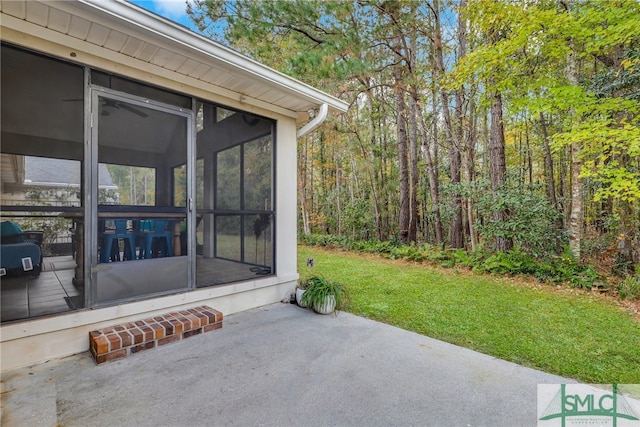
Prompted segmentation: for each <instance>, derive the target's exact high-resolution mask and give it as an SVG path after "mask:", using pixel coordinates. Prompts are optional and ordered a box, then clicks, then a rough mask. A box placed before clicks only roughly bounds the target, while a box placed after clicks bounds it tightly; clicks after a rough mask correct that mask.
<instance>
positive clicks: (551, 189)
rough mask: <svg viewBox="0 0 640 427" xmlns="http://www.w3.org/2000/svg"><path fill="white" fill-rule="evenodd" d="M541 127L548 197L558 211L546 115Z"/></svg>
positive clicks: (542, 119)
mask: <svg viewBox="0 0 640 427" xmlns="http://www.w3.org/2000/svg"><path fill="white" fill-rule="evenodd" d="M540 125H541V127H542V140H543V142H544V164H545V168H546V170H547V197H549V201H550V202H551V204H552V205H553V207H554V208H556V209H558V199H557V198H556V181H555V174H554V171H553V157H551V148H550V146H549V133H548V132H547V122H546V120H545V119H544V114H542V113H540Z"/></svg>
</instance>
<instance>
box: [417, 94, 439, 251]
mask: <svg viewBox="0 0 640 427" xmlns="http://www.w3.org/2000/svg"><path fill="white" fill-rule="evenodd" d="M434 102H435V97H434ZM417 108H418V114H419V115H420V124H421V126H420V133H421V136H422V154H423V155H424V158H425V161H426V163H427V174H428V176H429V195H430V196H431V205H432V206H433V215H434V222H435V224H434V226H435V238H436V245H438V246H440V245H442V219H441V217H440V193H439V191H440V190H439V188H438V172H437V170H438V165H437V163H435V161H437V160H435V161H434V158H433V156H431V144H430V143H429V136H428V132H427V125H426V123H425V121H424V113H423V112H422V108H420V104H417ZM434 111H435V109H434ZM433 134H434V135H436V134H437V129H436V127H435V125H434V129H433ZM434 144H437V141H436V140H435V137H434Z"/></svg>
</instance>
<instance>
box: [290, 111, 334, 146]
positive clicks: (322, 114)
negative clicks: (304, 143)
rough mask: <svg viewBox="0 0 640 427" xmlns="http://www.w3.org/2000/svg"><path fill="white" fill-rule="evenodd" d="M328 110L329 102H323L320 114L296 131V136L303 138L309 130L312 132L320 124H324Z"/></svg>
mask: <svg viewBox="0 0 640 427" xmlns="http://www.w3.org/2000/svg"><path fill="white" fill-rule="evenodd" d="M328 111H329V105H328V104H322V105H321V106H320V111H319V112H318V116H317V117H316V118H315V119H313V120H311V121H310V122H309V123H307V124H306V125H304V126H303V127H302V128H301V129H300V130H299V131H298V132H297V133H296V137H298V138H302V137H303V136H305V135H306V134H308V133H309V132H311V131H312V130H314V129H315V128H317V127H318V126H320V125H321V124H322V122H324V120H325V119H326V118H327V112H328Z"/></svg>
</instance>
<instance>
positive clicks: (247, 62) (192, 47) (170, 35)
mask: <svg viewBox="0 0 640 427" xmlns="http://www.w3.org/2000/svg"><path fill="white" fill-rule="evenodd" d="M50 5H51V6H54V5H55V7H56V8H58V7H59V6H62V7H60V8H61V9H62V8H68V9H69V10H71V9H73V10H77V9H78V7H77V6H85V7H89V8H91V10H97V11H101V12H102V13H103V14H107V15H109V16H111V17H112V19H115V20H122V21H126V22H128V23H129V24H131V25H132V26H134V27H137V28H138V29H140V30H141V31H142V32H143V33H153V34H155V35H156V36H157V37H158V38H157V39H156V38H154V39H153V40H148V41H149V42H152V43H159V42H161V41H162V40H167V41H171V42H173V43H175V44H177V45H179V46H180V47H181V52H182V53H183V52H185V51H189V52H198V53H200V54H204V55H205V56H206V57H208V58H209V59H211V57H213V58H214V59H215V60H217V61H220V62H223V63H224V64H226V65H228V66H229V67H231V68H232V69H233V70H235V72H238V71H239V72H241V73H243V74H244V75H246V76H248V77H251V78H252V79H254V80H256V81H258V82H261V83H263V84H264V83H267V84H269V85H270V86H275V87H277V88H278V89H279V90H281V91H284V92H289V93H292V94H294V95H295V96H298V97H302V98H305V99H308V100H309V101H310V102H313V103H316V104H328V105H329V107H330V108H332V109H334V110H336V111H339V112H346V111H347V109H348V108H349V105H348V104H347V103H346V102H344V101H342V100H341V99H338V98H336V97H334V96H331V95H329V94H327V93H324V92H322V91H319V90H317V89H315V88H314V87H312V86H310V85H307V84H306V83H303V82H301V81H299V80H297V79H294V78H292V77H289V76H287V75H285V74H283V73H280V72H278V71H276V70H274V69H272V68H269V67H267V66H265V65H263V64H261V63H259V62H257V61H255V60H253V59H251V58H249V57H247V56H244V55H242V54H240V53H239V52H236V51H234V50H233V49H230V48H228V47H226V46H223V45H221V44H219V43H216V42H214V41H212V40H210V39H208V38H206V37H204V36H201V35H199V34H196V33H194V32H192V31H190V30H188V29H186V28H183V27H181V26H179V25H177V24H173V23H171V21H168V20H165V19H163V18H159V17H157V16H155V15H154V14H152V13H150V12H147V11H146V10H144V9H142V8H140V7H138V6H136V5H134V4H131V3H128V2H125V1H122V0H117V1H104V0H78V1H77V2H68V1H62V2H57V1H56V2H53V3H52V4H50ZM65 6H66V7H65ZM87 18H89V17H87Z"/></svg>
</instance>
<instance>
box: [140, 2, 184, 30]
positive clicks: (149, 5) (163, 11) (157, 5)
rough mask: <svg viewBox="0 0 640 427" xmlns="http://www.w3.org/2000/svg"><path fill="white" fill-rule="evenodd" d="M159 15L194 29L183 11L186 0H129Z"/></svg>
mask: <svg viewBox="0 0 640 427" xmlns="http://www.w3.org/2000/svg"><path fill="white" fill-rule="evenodd" d="M129 1H130V2H131V3H135V4H137V5H139V6H142V7H144V8H145V9H148V10H150V11H152V12H154V13H156V14H158V15H160V16H163V17H165V18H168V19H171V20H172V21H175V22H178V23H180V24H182V25H184V26H186V27H188V28H190V29H192V30H194V31H195V30H196V28H195V26H194V25H193V23H192V22H191V21H190V20H189V17H188V16H187V13H186V12H185V9H186V5H187V0H129Z"/></svg>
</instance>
